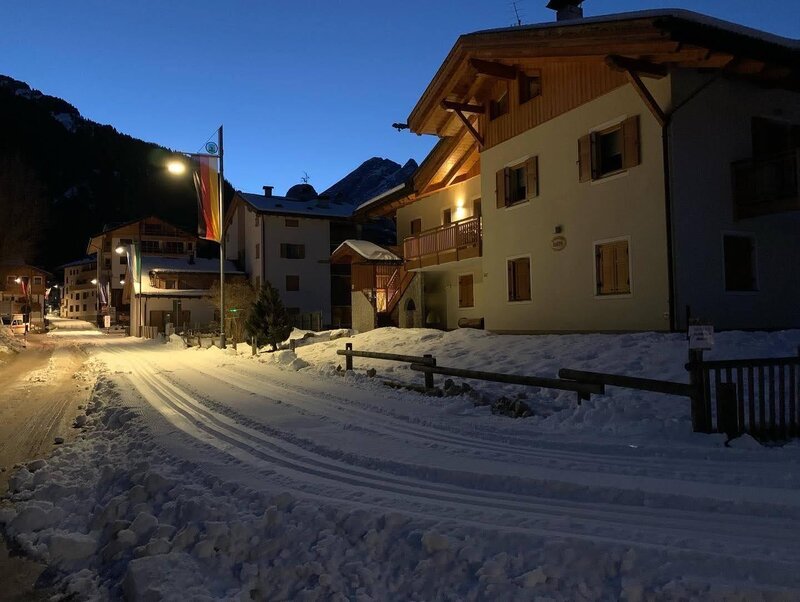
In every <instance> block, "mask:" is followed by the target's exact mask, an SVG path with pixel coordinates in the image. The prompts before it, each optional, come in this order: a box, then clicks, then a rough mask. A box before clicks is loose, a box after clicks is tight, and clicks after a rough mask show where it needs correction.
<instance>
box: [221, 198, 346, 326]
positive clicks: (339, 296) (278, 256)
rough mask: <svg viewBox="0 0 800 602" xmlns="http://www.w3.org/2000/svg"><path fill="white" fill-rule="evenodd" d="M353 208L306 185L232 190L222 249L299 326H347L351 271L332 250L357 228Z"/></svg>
mask: <svg viewBox="0 0 800 602" xmlns="http://www.w3.org/2000/svg"><path fill="white" fill-rule="evenodd" d="M352 213H353V206H352V205H350V204H347V203H345V202H341V201H339V200H330V199H328V198H326V197H322V196H319V195H318V194H317V192H316V190H314V187H313V186H311V185H310V184H307V183H302V184H296V185H294V186H292V187H291V188H290V189H289V190H288V191H287V193H286V196H276V195H273V194H272V187H271V186H264V194H251V193H247V192H237V193H236V195H235V196H234V198H233V202H232V203H231V205H230V207H229V208H228V211H227V213H226V218H225V226H224V231H225V250H226V256H227V258H228V259H230V260H235V261H237V262H238V264H239V265H240V266H241V267H242V269H243V270H244V271H245V272H246V273H247V274H248V277H249V280H250V283H251V284H252V285H253V287H255V288H256V289H259V288H260V287H261V285H262V284H263V283H265V282H270V283H271V284H272V285H273V286H274V287H276V288H277V289H278V292H279V293H280V297H281V299H282V300H283V304H284V305H285V306H286V309H287V311H288V312H289V314H290V316H291V317H292V319H293V321H294V323H295V324H296V325H297V326H299V327H304V328H313V329H320V328H321V327H323V326H329V325H332V326H336V327H339V326H349V325H350V275H349V270H342V269H341V266H332V265H331V262H330V260H329V259H330V255H331V251H332V250H333V249H334V248H335V247H336V246H337V245H338V244H339V243H340V242H341V241H342V240H344V239H346V238H348V237H353V236H355V235H356V234H357V232H358V227H357V225H356V224H355V223H353V222H352V221H351V220H350V216H351V214H352Z"/></svg>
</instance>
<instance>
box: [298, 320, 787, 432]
mask: <svg viewBox="0 0 800 602" xmlns="http://www.w3.org/2000/svg"><path fill="white" fill-rule="evenodd" d="M348 342H349V343H352V344H353V349H355V350H362V351H381V352H383V353H400V354H407V355H423V354H426V353H430V354H432V355H433V356H434V357H435V358H436V360H437V364H438V365H439V366H447V367H454V368H466V369H472V370H481V371H487V372H500V373H508V374H521V375H528V376H545V377H553V378H555V377H557V376H558V370H559V369H560V368H573V369H578V370H590V371H596V372H610V373H614V374H624V375H628V376H638V377H643V378H655V379H660V380H670V381H675V382H688V373H687V371H686V369H685V367H684V366H685V364H686V361H687V342H686V338H685V336H684V335H682V334H668V333H656V332H643V333H631V334H580V335H497V334H493V333H490V332H486V331H481V330H472V329H460V330H454V331H451V332H442V331H439V330H429V329H398V328H379V329H375V330H372V331H369V332H366V333H363V334H358V335H356V336H353V337H350V338H342V339H337V340H333V341H329V342H319V343H318V344H315V345H308V346H305V347H302V348H299V349H297V355H298V357H299V358H301V359H303V360H305V361H306V362H308V363H310V364H312V365H314V366H316V367H317V368H319V369H320V370H322V371H323V372H328V373H329V372H330V371H331V370H332V369H333V368H335V367H337V366H342V367H344V363H345V362H344V357H343V356H340V355H336V351H337V350H338V349H344V345H345V343H348ZM798 345H800V330H789V331H783V332H775V333H765V332H722V333H717V335H716V345H715V348H714V350H713V352H711V353H707V354H706V357H707V358H709V359H737V358H746V357H775V356H786V355H793V354H794V353H796V352H797V348H798ZM354 365H355V368H356V370H357V371H359V372H361V371H364V370H367V369H369V368H374V369H376V371H377V375H378V377H386V378H391V379H392V380H398V381H401V382H405V383H413V384H416V385H421V384H422V381H423V377H422V373H420V372H414V371H412V370H410V369H409V366H408V364H400V363H397V362H391V361H384V360H373V359H365V358H354ZM444 378H445V377H440V376H437V377H436V382H437V384H439V385H441V384H442V382H443V380H444ZM378 380H380V378H379V379H378ZM468 382H469V384H470V385H471V386H472V387H473V388H474V389H475V391H476V392H478V393H479V394H480V395H481V396H482V397H483V398H484V401H486V402H491V401H494V400H497V399H498V398H500V397H503V396H505V397H507V398H510V399H522V400H524V401H525V403H527V404H528V405H529V406H531V409H532V410H533V414H534V416H533V417H531V418H527V419H526V422H530V423H532V425H531V426H534V427H535V428H536V429H537V430H541V431H544V432H550V433H558V432H569V431H573V432H574V431H581V432H586V433H587V434H589V433H590V434H606V435H612V436H627V437H634V438H640V439H642V440H645V439H650V438H652V437H658V438H666V439H675V438H686V437H691V417H690V413H689V402H688V399H683V398H679V397H671V396H666V395H660V394H656V393H648V392H644V391H634V390H628V389H621V388H615V387H608V388H607V394H606V395H592V399H591V401H584V402H583V404H582V405H580V406H578V405H577V403H576V395H575V394H574V393H570V392H564V391H556V390H552V389H539V388H537V387H521V386H516V385H506V384H500V383H491V382H485V381H478V380H470V381H468Z"/></svg>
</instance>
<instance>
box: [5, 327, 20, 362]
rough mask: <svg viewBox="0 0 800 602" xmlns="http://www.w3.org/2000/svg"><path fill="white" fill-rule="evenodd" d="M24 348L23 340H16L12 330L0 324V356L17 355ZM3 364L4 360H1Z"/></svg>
mask: <svg viewBox="0 0 800 602" xmlns="http://www.w3.org/2000/svg"><path fill="white" fill-rule="evenodd" d="M23 348H24V344H23V342H22V340H20V339H18V338H16V337H15V336H14V335H13V333H12V332H11V330H9V329H8V328H6V327H5V326H3V325H2V324H0V354H2V353H6V354H10V353H17V352H18V351H20V350H22V349H23ZM0 362H2V359H0Z"/></svg>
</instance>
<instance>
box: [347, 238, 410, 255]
mask: <svg viewBox="0 0 800 602" xmlns="http://www.w3.org/2000/svg"><path fill="white" fill-rule="evenodd" d="M342 247H350V248H351V249H352V250H353V251H354V252H356V253H358V254H359V255H361V257H363V258H364V259H368V260H369V261H402V259H401V258H400V257H398V256H397V255H395V254H394V253H392V252H391V251H387V250H386V249H384V248H383V247H379V246H378V245H376V244H375V243H374V242H370V241H368V240H356V239H353V238H348V239H347V240H345V241H344V242H343V243H342V244H340V245H339V246H338V247H336V250H335V251H334V252H333V253H332V254H333V255H335V254H336V253H337V252H338V251H339V249H341V248H342Z"/></svg>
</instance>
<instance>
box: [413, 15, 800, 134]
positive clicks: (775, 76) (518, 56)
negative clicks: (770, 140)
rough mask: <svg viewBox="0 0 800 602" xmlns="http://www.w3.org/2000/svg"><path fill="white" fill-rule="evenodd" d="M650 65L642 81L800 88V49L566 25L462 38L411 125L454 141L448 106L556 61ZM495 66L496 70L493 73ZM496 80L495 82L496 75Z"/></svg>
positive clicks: (481, 99)
mask: <svg viewBox="0 0 800 602" xmlns="http://www.w3.org/2000/svg"><path fill="white" fill-rule="evenodd" d="M609 56H616V57H619V58H620V61H619V62H620V63H622V64H624V65H626V66H629V65H633V66H636V65H642V66H647V68H646V69H644V70H645V71H649V72H648V73H637V75H638V76H641V77H650V76H659V75H661V74H665V73H668V72H669V71H670V70H672V69H674V68H694V69H709V70H723V71H724V73H725V74H726V75H731V76H739V77H744V78H748V79H750V80H752V81H755V82H757V83H760V84H764V85H773V86H782V87H786V88H789V89H800V48H797V47H792V46H789V45H783V44H780V43H778V42H774V41H770V40H769V39H761V38H757V37H753V35H748V34H747V32H746V31H742V32H740V31H732V30H727V29H723V28H721V26H714V25H712V24H707V23H700V22H696V21H693V20H691V18H690V17H688V16H680V15H673V16H670V15H660V16H647V17H639V18H630V19H625V20H616V21H615V20H613V19H612V20H607V21H592V20H588V21H587V22H586V23H580V22H577V23H576V22H574V21H572V22H569V23H568V24H565V25H563V26H544V27H532V28H525V27H522V28H519V29H504V30H495V31H486V32H477V33H474V34H468V35H463V36H461V37H459V38H458V41H457V42H456V44H455V45H454V46H453V48H452V49H451V51H450V53H449V54H448V56H447V58H446V59H445V61H444V63H442V65H441V66H440V67H439V70H438V71H437V73H436V75H435V76H434V78H433V80H432V81H431V83H430V84H429V85H428V87H427V89H426V90H425V92H424V93H423V94H422V97H421V98H420V100H419V102H418V103H417V105H416V106H415V107H414V109H413V111H412V112H411V115H410V116H409V118H408V124H409V126H410V129H411V131H413V132H415V133H417V134H434V135H438V136H453V135H455V134H456V133H458V132H459V130H462V129H463V127H464V125H463V124H462V123H461V122H460V121H459V119H458V118H457V116H456V115H455V114H454V113H455V112H454V111H452V110H448V109H447V108H446V106H443V105H442V103H443V101H446V103H448V104H449V106H451V107H452V106H456V105H459V104H460V105H467V106H473V105H485V104H486V102H487V101H488V100H489V99H488V98H487V97H486V95H487V93H488V90H489V89H490V88H491V86H492V84H493V82H494V81H496V78H497V77H502V78H505V79H507V78H508V77H509V76H510V70H511V69H517V70H518V71H521V72H524V71H526V70H532V69H536V68H539V67H542V66H543V65H545V64H547V63H549V62H565V61H568V62H607V59H608V57H609ZM492 64H494V65H495V67H494V68H493V67H492ZM492 74H493V75H492Z"/></svg>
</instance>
